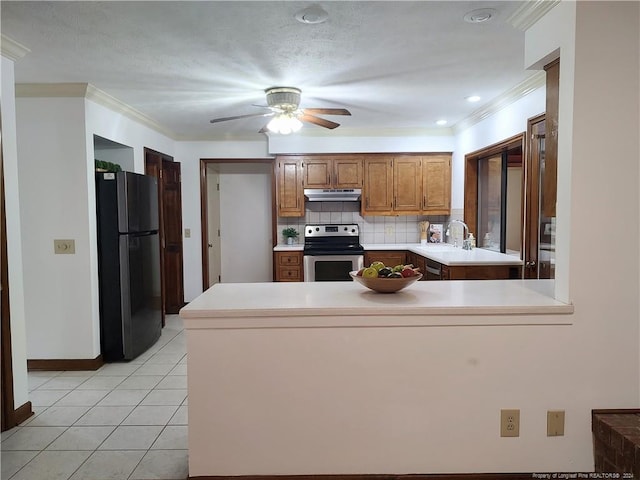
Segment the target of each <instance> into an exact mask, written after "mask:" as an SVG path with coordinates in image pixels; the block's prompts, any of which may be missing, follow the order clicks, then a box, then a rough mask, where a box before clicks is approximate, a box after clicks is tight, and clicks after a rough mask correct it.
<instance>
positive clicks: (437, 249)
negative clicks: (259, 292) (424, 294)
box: [273, 243, 522, 266]
mask: <svg viewBox="0 0 640 480" xmlns="http://www.w3.org/2000/svg"><path fill="white" fill-rule="evenodd" d="M362 246H363V247H364V249H365V251H371V250H407V251H410V252H413V253H417V254H418V255H422V256H423V257H426V258H429V259H431V260H433V261H435V262H438V263H442V264H443V265H449V266H463V265H522V260H521V259H520V258H519V257H517V256H515V255H507V254H504V253H499V252H493V251H491V250H485V249H484V248H474V249H473V250H463V249H462V248H460V247H454V246H453V245H450V244H448V243H441V244H427V245H421V244H419V243H365V244H363V245H362ZM303 248H304V245H303V244H294V245H280V244H279V245H277V246H275V247H274V248H273V251H274V252H287V251H290V252H294V251H302V250H303Z"/></svg>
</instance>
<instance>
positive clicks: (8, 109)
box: [0, 57, 28, 408]
mask: <svg viewBox="0 0 640 480" xmlns="http://www.w3.org/2000/svg"><path fill="white" fill-rule="evenodd" d="M0 58H1V60H2V64H1V69H0V73H1V75H2V77H1V78H2V80H1V83H0V87H1V90H0V109H1V112H2V157H3V158H2V167H3V171H4V186H3V188H4V196H5V208H6V217H7V218H6V220H7V238H6V242H7V256H8V258H7V264H8V265H7V267H8V271H9V308H10V316H11V357H12V364H13V401H14V402H13V403H14V406H15V408H18V407H20V406H22V405H23V404H25V403H26V402H27V401H28V384H27V337H26V327H25V285H24V275H23V266H22V256H23V249H22V229H21V226H20V222H21V219H20V191H19V185H18V181H17V180H18V152H17V139H16V102H15V88H14V84H15V78H14V64H13V61H11V60H9V59H7V58H5V57H0ZM3 240H4V239H3Z"/></svg>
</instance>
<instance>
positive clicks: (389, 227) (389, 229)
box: [384, 225, 393, 235]
mask: <svg viewBox="0 0 640 480" xmlns="http://www.w3.org/2000/svg"><path fill="white" fill-rule="evenodd" d="M384 233H385V234H386V235H393V225H386V226H385V227H384Z"/></svg>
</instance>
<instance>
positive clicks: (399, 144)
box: [269, 127, 454, 155]
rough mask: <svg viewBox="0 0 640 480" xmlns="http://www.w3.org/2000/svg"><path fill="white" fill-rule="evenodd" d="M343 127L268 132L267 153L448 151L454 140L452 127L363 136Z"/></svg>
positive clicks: (385, 132) (451, 147) (450, 149)
mask: <svg viewBox="0 0 640 480" xmlns="http://www.w3.org/2000/svg"><path fill="white" fill-rule="evenodd" d="M310 128H312V127H310ZM349 134H350V132H348V131H346V130H343V131H340V132H333V131H328V132H323V133H315V132H313V131H312V132H311V133H307V132H305V130H304V129H303V130H301V131H300V133H298V134H296V135H288V136H287V135H271V136H270V137H269V152H270V153H271V154H272V155H276V154H285V153H367V152H451V151H453V147H454V142H453V135H452V134H451V130H450V129H448V128H446V129H442V130H441V131H438V132H433V131H431V130H425V131H424V132H422V133H419V134H417V133H411V134H408V133H406V132H402V131H382V132H379V133H378V134H377V135H369V136H368V135H362V134H359V133H351V135H350V136H347V135H349Z"/></svg>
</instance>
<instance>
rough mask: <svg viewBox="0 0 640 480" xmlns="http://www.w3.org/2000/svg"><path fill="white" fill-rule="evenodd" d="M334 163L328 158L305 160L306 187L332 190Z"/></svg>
mask: <svg viewBox="0 0 640 480" xmlns="http://www.w3.org/2000/svg"><path fill="white" fill-rule="evenodd" d="M332 167H333V162H332V161H331V160H330V159H327V158H314V159H310V158H306V159H305V160H304V167H303V169H304V187H305V188H331V170H332Z"/></svg>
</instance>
